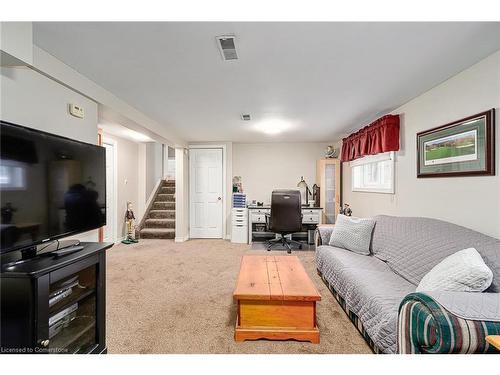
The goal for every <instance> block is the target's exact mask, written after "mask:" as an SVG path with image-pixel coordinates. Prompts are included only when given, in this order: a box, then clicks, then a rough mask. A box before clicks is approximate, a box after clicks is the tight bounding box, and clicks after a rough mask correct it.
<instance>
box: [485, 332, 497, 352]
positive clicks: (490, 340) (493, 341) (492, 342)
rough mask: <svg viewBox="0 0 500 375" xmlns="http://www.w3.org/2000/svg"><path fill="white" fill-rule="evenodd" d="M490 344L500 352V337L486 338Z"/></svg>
mask: <svg viewBox="0 0 500 375" xmlns="http://www.w3.org/2000/svg"><path fill="white" fill-rule="evenodd" d="M486 341H487V342H488V344H490V345H493V347H495V349H497V350H500V335H491V336H486Z"/></svg>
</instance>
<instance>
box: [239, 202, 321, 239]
mask: <svg viewBox="0 0 500 375" xmlns="http://www.w3.org/2000/svg"><path fill="white" fill-rule="evenodd" d="M322 210H323V209H322V208H321V207H302V224H304V225H306V224H307V225H318V224H321V216H322V215H321V211H322ZM270 212H271V206H248V243H249V244H251V243H252V242H253V235H254V234H263V233H264V234H269V232H258V231H254V230H253V224H258V223H261V224H265V223H266V214H269V213H270Z"/></svg>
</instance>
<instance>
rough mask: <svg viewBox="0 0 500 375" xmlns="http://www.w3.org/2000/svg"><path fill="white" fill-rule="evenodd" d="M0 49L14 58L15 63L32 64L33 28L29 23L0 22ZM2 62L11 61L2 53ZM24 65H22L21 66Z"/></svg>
mask: <svg viewBox="0 0 500 375" xmlns="http://www.w3.org/2000/svg"><path fill="white" fill-rule="evenodd" d="M0 48H1V49H2V51H4V52H6V53H8V54H9V55H10V57H14V58H15V60H17V61H16V63H17V62H18V61H19V62H23V63H26V64H31V63H33V27H32V24H31V22H0ZM1 56H2V65H4V64H3V63H4V62H5V61H4V60H9V62H10V61H12V60H11V59H10V58H9V57H7V56H5V55H4V54H3V53H2V55H1ZM23 65H24V64H23Z"/></svg>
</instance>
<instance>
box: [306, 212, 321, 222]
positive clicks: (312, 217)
mask: <svg viewBox="0 0 500 375" xmlns="http://www.w3.org/2000/svg"><path fill="white" fill-rule="evenodd" d="M319 220H320V218H319V213H314V214H306V213H302V224H319Z"/></svg>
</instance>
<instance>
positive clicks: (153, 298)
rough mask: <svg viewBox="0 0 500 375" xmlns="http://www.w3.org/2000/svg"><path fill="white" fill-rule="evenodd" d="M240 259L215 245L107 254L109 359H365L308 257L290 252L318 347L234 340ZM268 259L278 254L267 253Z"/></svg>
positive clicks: (145, 246) (164, 243)
mask: <svg viewBox="0 0 500 375" xmlns="http://www.w3.org/2000/svg"><path fill="white" fill-rule="evenodd" d="M246 253H251V254H269V253H268V252H267V251H265V250H252V249H251V248H250V246H247V245H239V244H232V243H230V242H229V241H222V240H191V241H187V242H184V243H174V242H173V241H172V240H142V241H141V242H140V243H139V244H135V245H128V246H127V245H122V244H119V245H116V246H114V247H113V248H111V249H110V250H109V251H108V253H107V305H106V307H107V311H106V319H107V320H106V322H107V332H106V338H107V346H108V351H109V353H263V354H265V353H357V354H360V353H371V350H370V349H369V347H368V346H367V345H366V343H365V341H364V340H363V338H362V337H361V335H360V334H359V332H358V331H357V330H356V328H355V327H354V326H353V325H352V324H351V322H350V321H349V319H348V318H347V316H346V315H345V313H344V311H343V310H342V309H341V307H340V306H339V305H338V304H337V302H336V301H335V299H334V298H333V296H332V294H331V293H330V291H329V290H328V289H327V288H326V286H325V285H324V283H323V281H322V280H321V279H320V277H319V276H318V275H317V273H316V269H315V264H314V251H296V252H294V255H297V256H298V257H299V258H300V259H301V261H302V264H303V265H304V267H305V269H306V271H307V272H308V274H309V276H310V277H311V278H312V280H313V282H314V283H315V284H316V287H317V288H318V290H319V291H320V293H321V295H322V301H321V302H320V303H319V306H318V310H317V313H318V326H319V329H320V332H321V343H320V344H317V345H315V344H311V343H304V342H296V341H267V340H258V341H245V342H235V341H234V339H233V334H234V324H235V316H236V315H235V314H236V313H235V305H234V304H233V300H232V293H233V289H234V286H235V283H236V278H237V274H238V270H239V265H240V258H241V256H242V255H244V254H246ZM271 254H283V255H284V254H285V253H284V252H283V251H272V252H271Z"/></svg>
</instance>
